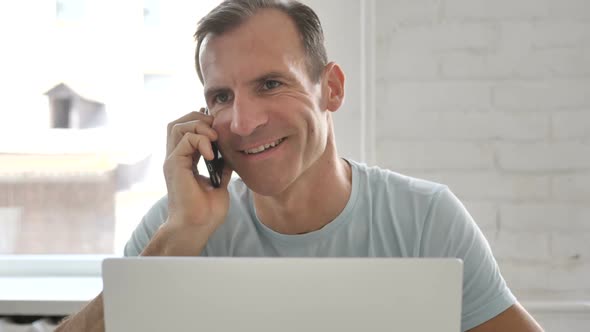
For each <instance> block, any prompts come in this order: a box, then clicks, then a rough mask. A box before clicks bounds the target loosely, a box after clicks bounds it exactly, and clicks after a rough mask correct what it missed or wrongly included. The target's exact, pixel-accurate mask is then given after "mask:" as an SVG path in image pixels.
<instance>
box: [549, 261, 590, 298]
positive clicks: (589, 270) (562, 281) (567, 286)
mask: <svg viewBox="0 0 590 332" xmlns="http://www.w3.org/2000/svg"><path fill="white" fill-rule="evenodd" d="M588 276H590V263H589V262H581V261H579V262H570V263H567V264H553V265H552V266H551V268H550V270H549V285H548V288H549V289H552V290H560V291H576V292H581V291H588V290H590V278H588Z"/></svg>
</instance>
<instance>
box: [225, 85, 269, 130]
mask: <svg viewBox="0 0 590 332" xmlns="http://www.w3.org/2000/svg"><path fill="white" fill-rule="evenodd" d="M232 112H233V113H232V119H231V124H230V130H231V132H232V133H234V134H236V135H239V136H249V135H251V134H252V133H253V132H254V131H255V130H256V128H258V127H260V126H264V125H265V124H266V122H267V121H268V115H267V113H266V112H265V110H264V109H263V106H262V104H261V103H260V102H256V100H255V99H254V97H252V96H248V95H246V94H243V95H237V94H236V95H235V96H234V103H233V110H232Z"/></svg>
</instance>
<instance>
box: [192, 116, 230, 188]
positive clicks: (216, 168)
mask: <svg viewBox="0 0 590 332" xmlns="http://www.w3.org/2000/svg"><path fill="white" fill-rule="evenodd" d="M205 114H207V115H209V109H208V108H205ZM211 148H212V149H213V160H207V159H205V158H203V160H205V165H207V171H208V172H209V179H210V180H211V185H212V186H213V187H215V188H219V186H220V185H221V174H222V171H223V158H222V157H221V153H220V152H219V147H218V146H217V143H216V142H211ZM197 162H198V159H197V158H194V157H193V174H194V175H195V177H196V176H197V174H198V171H197Z"/></svg>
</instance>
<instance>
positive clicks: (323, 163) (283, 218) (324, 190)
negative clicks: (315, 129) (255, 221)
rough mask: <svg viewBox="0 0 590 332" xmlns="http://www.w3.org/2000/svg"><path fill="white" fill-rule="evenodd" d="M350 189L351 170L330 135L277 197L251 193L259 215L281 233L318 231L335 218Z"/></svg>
mask: <svg viewBox="0 0 590 332" xmlns="http://www.w3.org/2000/svg"><path fill="white" fill-rule="evenodd" d="M351 191H352V169H351V166H350V165H349V164H348V162H346V161H345V160H343V159H341V158H340V157H338V153H337V151H336V145H335V142H334V137H333V135H330V137H329V138H328V142H327V146H326V151H324V154H323V155H322V157H320V159H318V160H317V161H316V162H315V163H314V164H313V165H311V166H310V167H309V168H308V169H307V170H306V171H305V172H304V173H303V174H301V175H300V177H299V178H298V179H297V180H296V181H295V182H294V183H293V184H292V185H291V186H289V188H287V190H285V191H283V192H282V193H281V194H279V195H277V196H261V195H258V194H256V193H254V204H255V206H256V212H257V214H258V218H259V219H260V220H261V222H262V223H263V224H265V225H266V226H268V227H269V228H271V229H272V230H274V231H276V232H279V233H282V234H303V233H309V232H312V231H315V230H318V229H320V228H322V227H324V226H325V225H327V224H328V223H330V222H331V221H332V220H334V219H335V218H336V217H337V216H338V215H339V214H340V212H342V210H343V209H344V207H345V206H346V203H347V202H348V199H349V197H350V193H351Z"/></svg>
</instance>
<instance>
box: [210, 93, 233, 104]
mask: <svg viewBox="0 0 590 332" xmlns="http://www.w3.org/2000/svg"><path fill="white" fill-rule="evenodd" d="M213 100H214V101H215V103H219V104H223V103H226V102H227V101H228V100H229V94H228V93H226V92H222V93H219V94H217V95H216V96H215V97H214V98H213Z"/></svg>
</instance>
